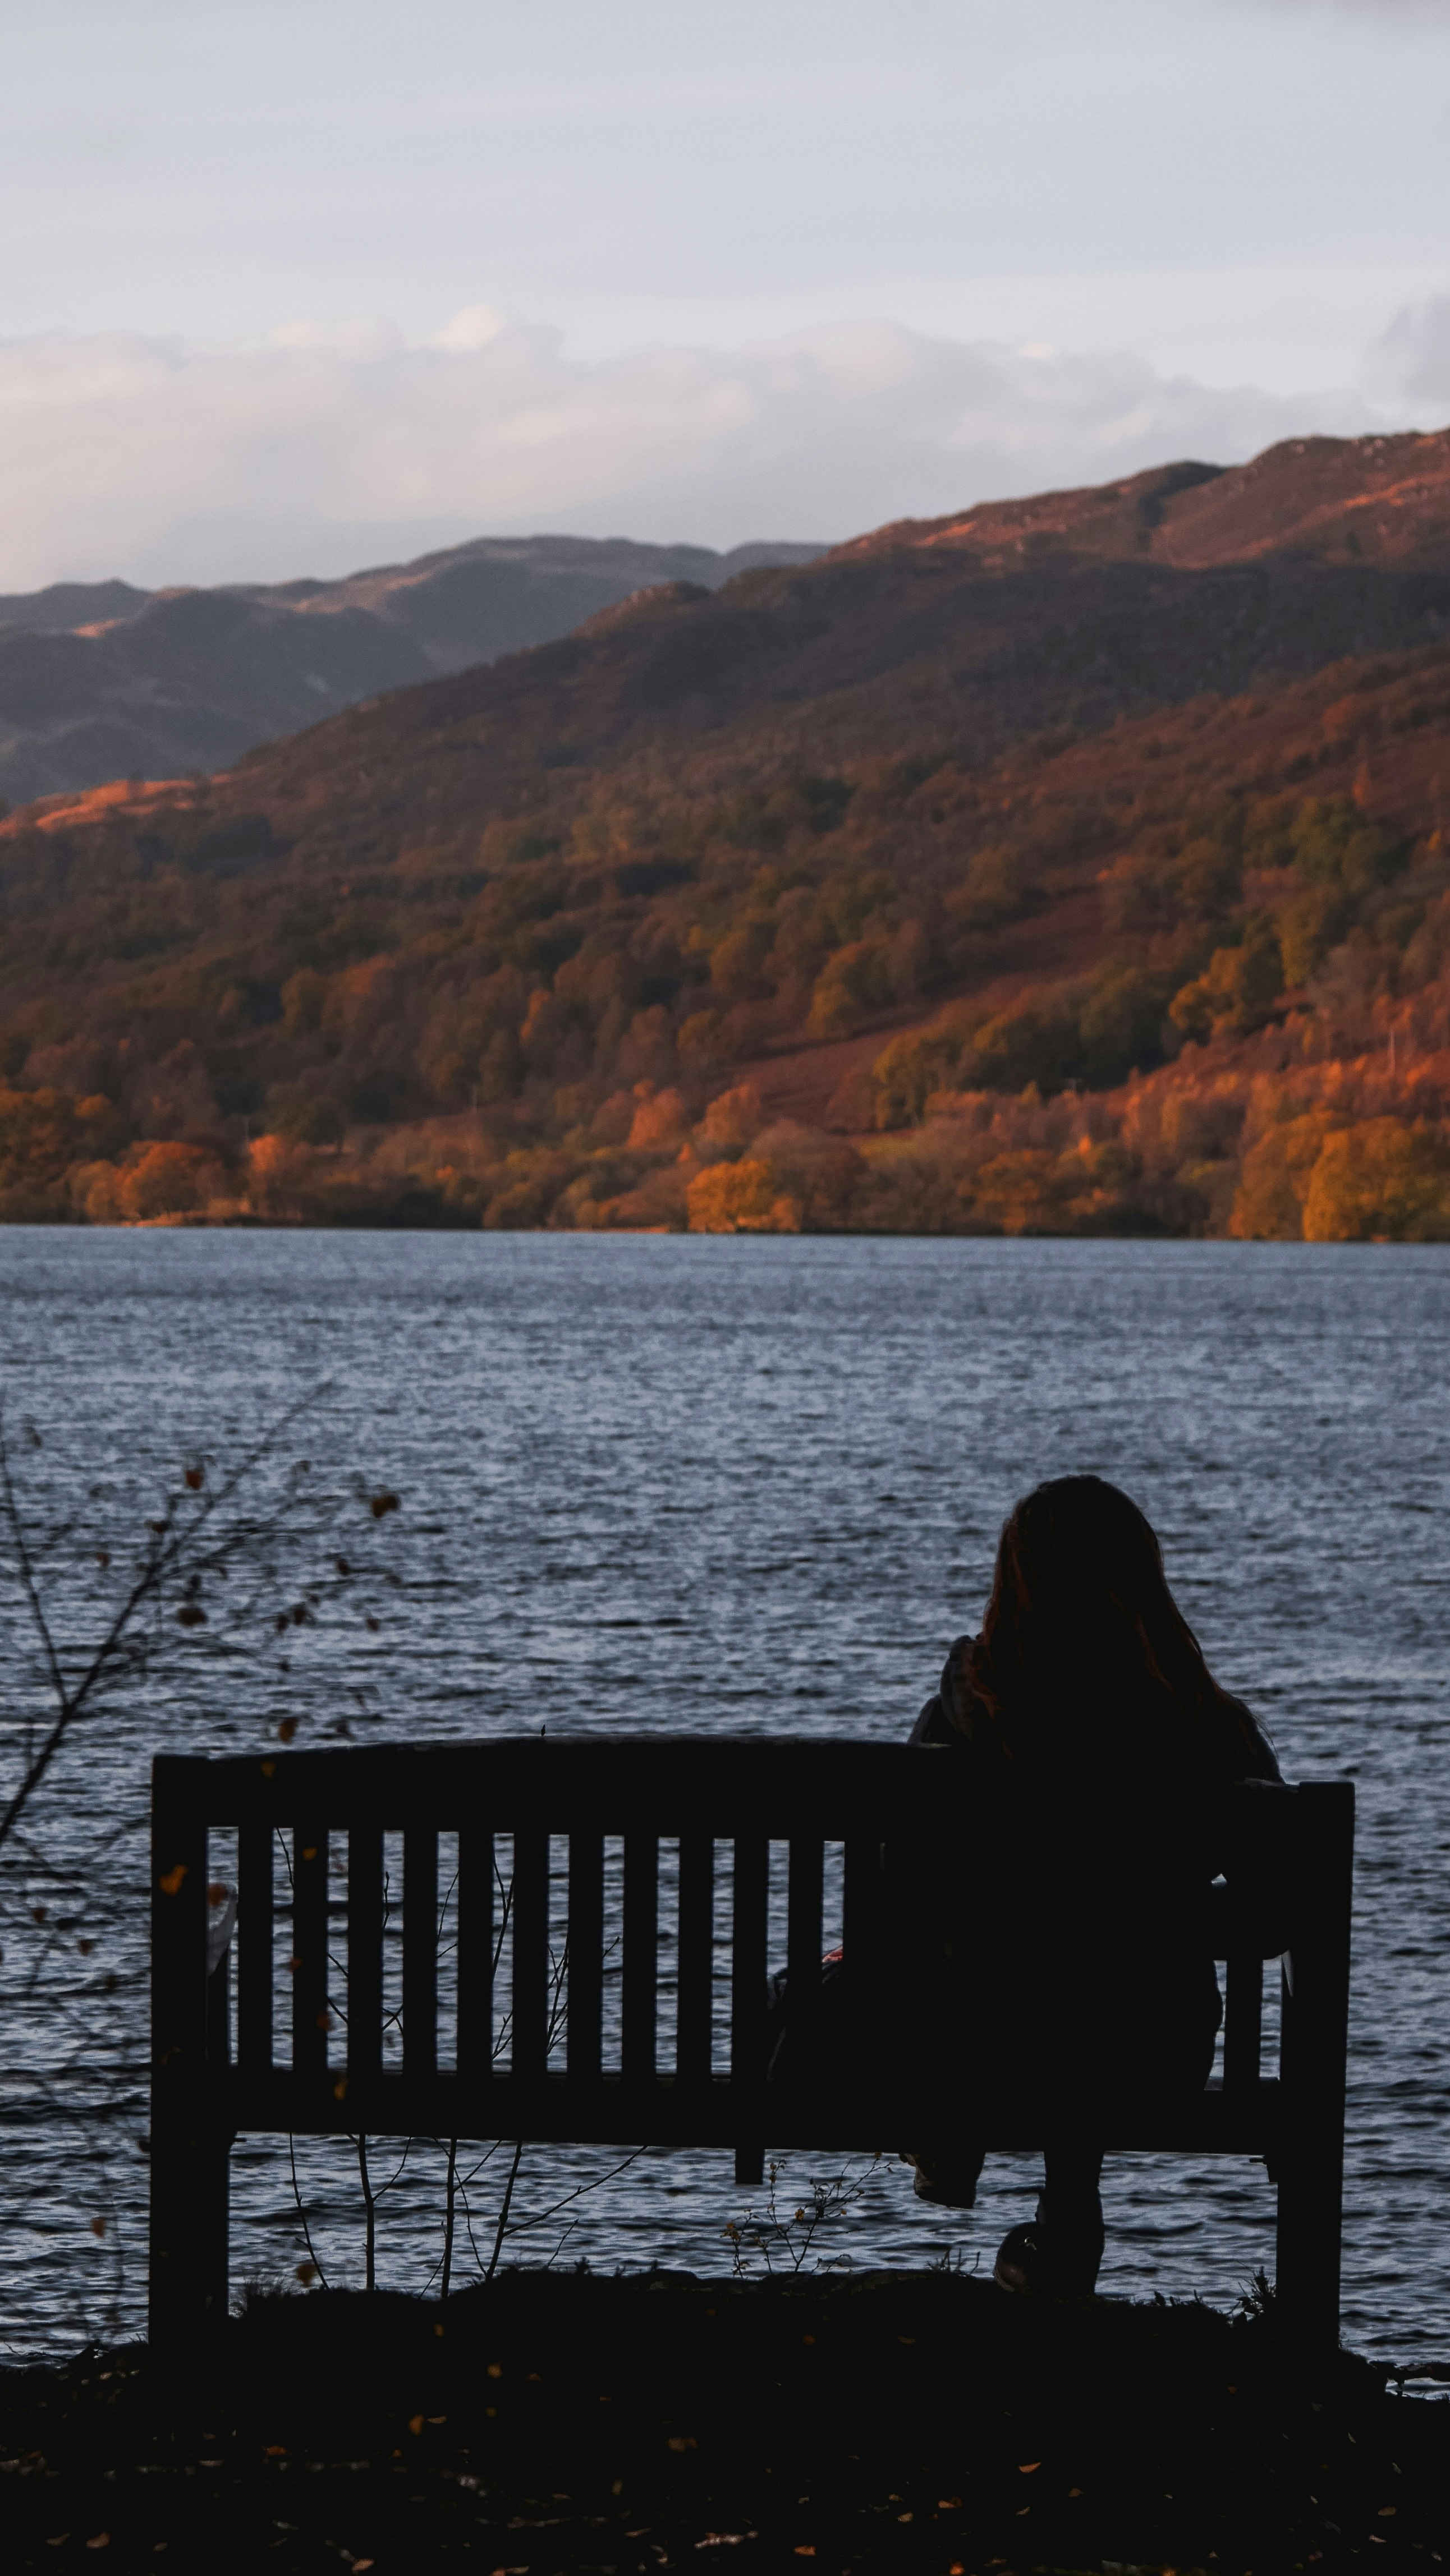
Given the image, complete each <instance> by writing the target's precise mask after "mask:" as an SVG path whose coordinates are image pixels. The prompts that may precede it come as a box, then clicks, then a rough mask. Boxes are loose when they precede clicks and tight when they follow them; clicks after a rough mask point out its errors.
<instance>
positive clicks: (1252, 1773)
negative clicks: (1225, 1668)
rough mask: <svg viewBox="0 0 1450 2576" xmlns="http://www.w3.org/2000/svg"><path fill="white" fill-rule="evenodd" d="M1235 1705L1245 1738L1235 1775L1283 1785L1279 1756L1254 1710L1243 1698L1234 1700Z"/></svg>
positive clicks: (1242, 1778)
mask: <svg viewBox="0 0 1450 2576" xmlns="http://www.w3.org/2000/svg"><path fill="white" fill-rule="evenodd" d="M1234 1707H1235V1708H1236V1709H1237V1711H1238V1714H1239V1719H1240V1722H1241V1724H1242V1727H1243V1731H1244V1738H1245V1744H1244V1750H1243V1752H1242V1754H1241V1755H1240V1757H1239V1760H1238V1762H1237V1764H1236V1766H1235V1777H1236V1778H1237V1779H1240V1780H1272V1781H1275V1782H1277V1783H1278V1784H1279V1785H1280V1786H1281V1787H1282V1785H1283V1779H1284V1774H1283V1772H1282V1771H1281V1770H1280V1768H1279V1757H1278V1755H1277V1754H1276V1752H1275V1751H1274V1748H1273V1746H1272V1744H1271V1743H1270V1742H1269V1739H1268V1737H1267V1735H1266V1734H1265V1733H1264V1730H1263V1728H1262V1727H1261V1726H1260V1724H1259V1721H1258V1719H1257V1718H1256V1717H1255V1715H1254V1712H1253V1710H1252V1709H1251V1708H1250V1707H1248V1705H1247V1704H1246V1702H1245V1701H1243V1700H1241V1699H1236V1700H1235V1701H1234Z"/></svg>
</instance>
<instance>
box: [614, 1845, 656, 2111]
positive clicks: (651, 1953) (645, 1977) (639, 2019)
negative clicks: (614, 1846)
mask: <svg viewBox="0 0 1450 2576" xmlns="http://www.w3.org/2000/svg"><path fill="white" fill-rule="evenodd" d="M659 1867H660V1847H659V1841H658V1838H657V1836H655V1835H654V1834H626V1835H625V1837H624V2050H623V2057H624V2078H625V2082H626V2083H629V2084H649V2083H652V2082H653V2080H654V2075H655V2026H656V2022H657V2019H658V2013H659Z"/></svg>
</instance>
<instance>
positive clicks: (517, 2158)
mask: <svg viewBox="0 0 1450 2576" xmlns="http://www.w3.org/2000/svg"><path fill="white" fill-rule="evenodd" d="M523 2160H524V2142H523V2139H522V2138H520V2139H519V2141H518V2144H517V2146H516V2147H515V2148H514V2160H513V2163H512V2164H511V2165H510V2167H509V2178H508V2187H507V2189H506V2190H505V2192H504V2196H503V2207H502V2209H501V2210H500V2211H499V2214H498V2226H497V2228H496V2229H495V2231H494V2239H493V2252H492V2253H491V2254H490V2256H489V2258H488V2270H487V2271H486V2272H485V2274H484V2276H483V2277H484V2279H485V2280H486V2281H491V2280H492V2279H493V2276H494V2274H495V2272H496V2271H497V2270H498V2258H499V2256H500V2254H501V2253H502V2252H503V2240H504V2231H505V2229H506V2228H507V2226H508V2223H509V2207H510V2204H511V2202H512V2200H513V2196H514V2184H515V2183H516V2182H517V2181H518V2178H519V2167H520V2165H521V2164H522V2163H523Z"/></svg>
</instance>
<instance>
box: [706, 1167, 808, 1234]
mask: <svg viewBox="0 0 1450 2576" xmlns="http://www.w3.org/2000/svg"><path fill="white" fill-rule="evenodd" d="M686 1204H687V1207H688V1210H689V1221H690V1232H691V1233H692V1234H798V1233H799V1232H800V1209H799V1207H798V1206H797V1204H796V1202H795V1200H794V1199H791V1198H787V1197H786V1195H785V1193H784V1192H783V1191H782V1189H781V1187H780V1175H779V1173H778V1172H777V1171H776V1168H775V1165H774V1164H773V1163H768V1162H763V1161H755V1162H743V1163H714V1164H712V1165H711V1166H710V1168H709V1169H708V1171H704V1172H700V1173H699V1174H698V1175H697V1176H696V1178H695V1179H694V1180H693V1181H691V1183H690V1187H689V1192H688V1195H687V1201H686Z"/></svg>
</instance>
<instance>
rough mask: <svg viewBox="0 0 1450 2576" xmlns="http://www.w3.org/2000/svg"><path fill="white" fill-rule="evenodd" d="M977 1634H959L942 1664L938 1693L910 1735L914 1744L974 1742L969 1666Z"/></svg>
mask: <svg viewBox="0 0 1450 2576" xmlns="http://www.w3.org/2000/svg"><path fill="white" fill-rule="evenodd" d="M976 1642H977V1641H976V1638H975V1637H958V1639H957V1640H956V1643H955V1645H954V1646H953V1647H952V1649H951V1651H950V1653H949V1654H948V1656H947V1659H946V1662H945V1663H944V1664H943V1666H942V1676H941V1681H940V1683H939V1684H938V1686H937V1690H936V1693H935V1696H934V1697H933V1698H931V1699H929V1700H928V1701H927V1704H926V1706H925V1708H924V1709H923V1710H922V1712H921V1715H920V1717H919V1718H918V1719H917V1721H916V1724H915V1726H914V1727H913V1728H912V1730H911V1733H910V1735H909V1736H908V1738H907V1741H908V1743H910V1744H970V1742H971V1740H972V1726H971V1718H970V1714H969V1707H968V1703H969V1700H970V1695H971V1682H970V1678H969V1666H970V1662H971V1653H972V1648H973V1647H974V1646H975V1644H976Z"/></svg>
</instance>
